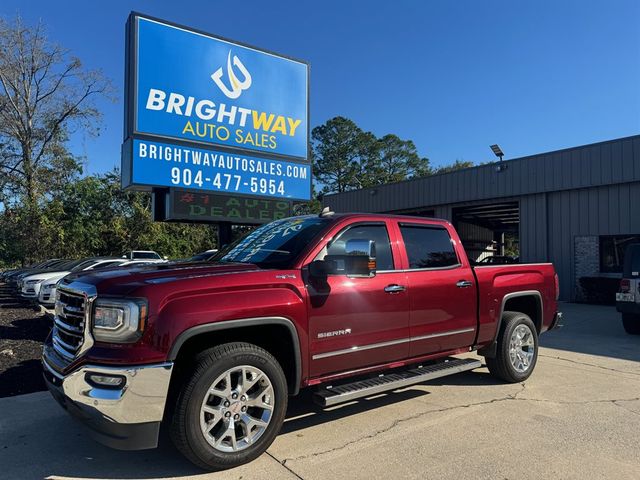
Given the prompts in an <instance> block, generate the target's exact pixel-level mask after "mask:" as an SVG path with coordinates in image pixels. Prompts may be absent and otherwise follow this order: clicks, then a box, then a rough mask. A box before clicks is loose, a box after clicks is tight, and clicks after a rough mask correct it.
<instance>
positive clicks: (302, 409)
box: [280, 371, 504, 434]
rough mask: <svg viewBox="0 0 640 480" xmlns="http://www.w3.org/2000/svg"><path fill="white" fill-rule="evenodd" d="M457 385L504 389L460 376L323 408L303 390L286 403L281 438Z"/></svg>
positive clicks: (482, 378) (478, 375)
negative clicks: (284, 435) (433, 390)
mask: <svg viewBox="0 0 640 480" xmlns="http://www.w3.org/2000/svg"><path fill="white" fill-rule="evenodd" d="M444 385H460V386H483V387H486V386H491V385H504V382H502V381H500V380H497V379H495V378H493V377H492V376H491V375H489V373H487V372H478V371H472V372H462V373H458V374H455V375H450V376H447V377H442V378H438V379H435V380H430V381H428V382H424V383H418V384H415V385H412V386H409V387H405V388H403V389H400V390H390V391H388V392H384V393H380V394H376V395H373V396H371V397H364V398H360V399H358V400H353V401H351V402H347V403H343V404H339V405H336V406H334V407H329V408H324V407H321V406H320V405H317V404H315V403H314V402H313V390H312V389H307V390H303V391H302V392H301V393H300V395H298V396H297V397H292V398H290V399H289V408H288V409H287V416H286V418H285V422H284V425H283V427H282V430H281V431H280V433H281V434H286V433H291V432H295V431H298V430H303V429H305V428H309V427H313V426H316V425H321V424H323V423H328V422H332V421H334V420H338V419H345V418H347V417H350V416H352V415H357V414H360V413H363V412H369V411H373V410H376V409H378V408H383V407H386V406H388V405H392V404H397V403H399V402H404V401H407V400H412V399H414V398H418V397H426V396H427V395H429V394H430V392H429V391H428V388H429V387H431V386H444Z"/></svg>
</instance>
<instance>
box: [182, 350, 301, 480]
mask: <svg viewBox="0 0 640 480" xmlns="http://www.w3.org/2000/svg"><path fill="white" fill-rule="evenodd" d="M287 400H288V390H287V380H286V377H285V375H284V373H283V371H282V368H281V367H280V365H279V364H278V362H277V360H276V359H275V358H274V357H273V355H271V354H270V353H269V352H267V351H266V350H264V349H262V348H260V347H257V346H256V345H252V344H249V343H240V342H234V343H226V344H223V345H218V346H216V347H213V348H211V349H208V350H205V351H203V352H202V353H200V354H199V355H198V356H197V357H196V360H195V365H194V368H193V373H191V374H190V375H189V376H188V377H187V378H186V380H185V382H184V384H183V385H182V386H181V389H180V393H179V395H178V398H177V401H176V405H175V409H174V412H173V416H172V421H171V430H170V433H171V438H172V440H173V443H174V444H175V445H176V447H177V448H178V450H179V451H180V452H181V453H182V454H183V455H184V456H185V457H187V458H188V459H189V460H190V461H191V462H193V463H194V464H195V465H197V466H198V467H200V468H202V469H205V470H224V469H227V468H233V467H237V466H238V465H242V464H244V463H248V462H250V461H252V460H254V459H256V458H257V457H258V456H260V455H261V454H262V453H263V452H264V451H265V450H266V449H267V448H268V447H269V446H270V445H271V443H273V440H274V439H275V437H276V435H277V434H278V432H279V431H280V428H281V427H282V423H283V422H284V417H285V413H286V410H287Z"/></svg>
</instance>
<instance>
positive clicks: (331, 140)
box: [311, 117, 375, 193]
mask: <svg viewBox="0 0 640 480" xmlns="http://www.w3.org/2000/svg"><path fill="white" fill-rule="evenodd" d="M311 142H312V144H311V145H312V155H313V172H314V175H315V178H316V181H317V182H318V183H319V184H320V185H322V192H321V193H332V192H346V191H348V190H353V189H355V188H360V187H362V186H363V185H362V177H361V174H362V173H363V166H364V165H365V164H366V163H367V162H368V160H367V159H368V158H369V157H370V156H371V155H372V154H373V152H375V136H374V135H373V134H372V133H370V132H364V131H362V129H360V127H358V126H357V125H356V124H355V123H354V122H353V121H352V120H349V119H348V118H344V117H335V118H332V119H331V120H328V121H327V122H326V123H325V124H324V125H320V126H317V127H315V128H314V129H313V130H312V131H311Z"/></svg>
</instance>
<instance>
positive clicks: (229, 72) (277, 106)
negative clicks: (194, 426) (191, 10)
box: [127, 16, 309, 173]
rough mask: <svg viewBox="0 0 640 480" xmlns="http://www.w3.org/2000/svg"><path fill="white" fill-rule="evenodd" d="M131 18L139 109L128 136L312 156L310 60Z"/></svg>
mask: <svg viewBox="0 0 640 480" xmlns="http://www.w3.org/2000/svg"><path fill="white" fill-rule="evenodd" d="M133 20H134V22H135V30H134V32H135V33H134V38H133V43H132V44H131V47H132V51H133V57H132V58H131V59H132V60H133V68H134V70H133V76H132V77H131V78H130V80H131V82H132V83H133V85H129V88H130V89H131V92H130V94H131V93H133V98H131V103H132V104H131V105H130V108H132V109H133V110H134V112H133V119H132V121H131V123H130V124H129V128H130V129H132V131H129V132H128V135H127V137H129V136H136V135H137V134H146V135H151V136H156V137H160V138H161V139H178V140H182V141H187V142H197V143H204V144H209V145H216V146H225V147H233V148H235V149H238V150H251V151H254V152H268V153H270V154H274V155H281V156H290V157H296V158H298V159H301V160H304V161H306V160H307V155H308V152H307V143H308V73H309V72H308V70H309V66H308V65H307V64H306V63H303V62H299V61H296V60H291V59H288V58H284V57H281V56H278V55H274V54H272V53H267V52H264V51H260V50H256V49H254V48H249V47H246V46H243V45H239V44H236V43H231V42H229V41H227V40H222V39H219V38H216V37H213V36H211V35H207V34H203V33H199V32H196V31H192V30H188V29H185V28H182V27H177V26H173V25H169V24H167V23H163V22H160V21H157V20H154V19H149V18H145V17H140V16H134V17H133ZM138 170H139V169H138ZM150 173H151V172H150Z"/></svg>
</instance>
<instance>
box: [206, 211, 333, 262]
mask: <svg viewBox="0 0 640 480" xmlns="http://www.w3.org/2000/svg"><path fill="white" fill-rule="evenodd" d="M329 224H330V220H329V219H327V218H320V217H293V218H285V219H283V220H276V221H275V222H271V223H268V224H266V225H263V226H261V227H259V228H257V229H255V230H254V231H253V232H251V233H249V234H248V235H246V236H245V237H243V238H241V239H240V240H238V241H236V242H235V243H232V244H231V245H229V246H228V247H225V248H224V249H223V250H222V251H220V252H219V253H218V254H216V255H215V256H214V257H213V258H212V259H211V260H212V261H214V262H240V263H254V264H256V265H258V266H260V267H263V268H287V267H289V266H291V264H292V263H293V261H294V260H295V259H296V258H298V256H299V255H300V253H302V251H303V250H304V248H305V247H306V246H308V245H309V243H310V242H311V240H313V238H314V237H315V236H316V235H318V233H320V232H321V231H323V230H324V229H325V228H326V227H327V226H329Z"/></svg>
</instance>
